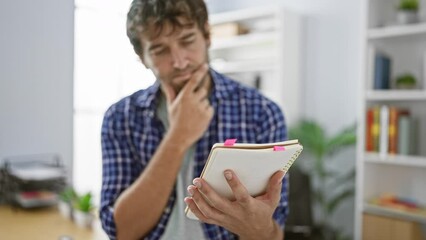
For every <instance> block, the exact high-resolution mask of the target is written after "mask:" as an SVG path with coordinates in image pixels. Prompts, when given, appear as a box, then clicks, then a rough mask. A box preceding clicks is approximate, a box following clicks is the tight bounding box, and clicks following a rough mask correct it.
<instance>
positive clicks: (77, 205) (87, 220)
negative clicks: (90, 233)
mask: <svg viewBox="0 0 426 240" xmlns="http://www.w3.org/2000/svg"><path fill="white" fill-rule="evenodd" d="M73 206H74V209H75V211H74V221H75V222H76V224H77V225H78V226H80V227H91V226H92V222H93V219H94V216H93V213H92V210H93V207H94V206H93V203H92V194H91V193H90V192H88V193H86V194H84V195H81V196H78V197H77V199H76V201H75V202H74V204H73Z"/></svg>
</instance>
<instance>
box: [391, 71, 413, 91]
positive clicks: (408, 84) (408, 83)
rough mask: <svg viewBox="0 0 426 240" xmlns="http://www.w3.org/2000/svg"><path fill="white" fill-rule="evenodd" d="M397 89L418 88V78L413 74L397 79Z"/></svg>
mask: <svg viewBox="0 0 426 240" xmlns="http://www.w3.org/2000/svg"><path fill="white" fill-rule="evenodd" d="M395 85H396V88H398V89H414V88H416V78H415V77H414V76H413V75H412V74H403V75H400V76H398V77H397V78H396V83H395Z"/></svg>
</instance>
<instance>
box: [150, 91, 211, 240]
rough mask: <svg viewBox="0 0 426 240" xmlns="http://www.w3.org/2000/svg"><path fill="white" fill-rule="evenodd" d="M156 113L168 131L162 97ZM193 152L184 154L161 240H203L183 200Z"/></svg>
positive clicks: (164, 102)
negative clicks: (173, 200)
mask: <svg viewBox="0 0 426 240" xmlns="http://www.w3.org/2000/svg"><path fill="white" fill-rule="evenodd" d="M156 113H157V116H158V118H159V119H160V120H161V122H162V123H163V125H164V127H165V129H166V130H168V129H169V126H170V125H169V120H168V114H167V103H166V99H165V97H164V95H161V97H160V101H159V104H158V107H157V110H156ZM194 151H195V145H193V146H191V147H190V148H189V150H188V152H186V153H185V156H184V159H183V163H182V166H181V168H180V171H179V174H178V176H177V178H176V201H175V205H174V206H173V210H172V213H171V215H170V218H169V221H168V223H167V226H166V229H165V231H164V234H163V236H162V238H161V239H162V240H182V239H188V240H190V239H194V240H198V239H205V237H204V233H203V229H202V227H201V223H200V222H199V221H195V220H191V219H189V218H187V217H186V216H185V208H186V203H185V202H184V198H185V197H186V196H187V190H186V189H187V187H188V186H189V185H191V184H192V179H193V169H194Z"/></svg>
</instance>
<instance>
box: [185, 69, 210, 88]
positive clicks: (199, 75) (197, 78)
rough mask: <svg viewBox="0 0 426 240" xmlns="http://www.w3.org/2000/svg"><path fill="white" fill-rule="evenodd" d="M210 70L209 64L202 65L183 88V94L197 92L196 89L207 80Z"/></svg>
mask: <svg viewBox="0 0 426 240" xmlns="http://www.w3.org/2000/svg"><path fill="white" fill-rule="evenodd" d="M208 69H209V67H208V66H207V64H203V65H201V67H200V68H199V69H197V70H196V71H195V72H194V73H193V74H192V76H191V78H190V79H189V81H188V83H187V84H186V85H185V86H184V87H183V89H182V92H184V93H192V92H195V89H197V88H198V87H199V85H200V83H201V81H202V80H203V79H204V78H205V76H206V74H207V70H208Z"/></svg>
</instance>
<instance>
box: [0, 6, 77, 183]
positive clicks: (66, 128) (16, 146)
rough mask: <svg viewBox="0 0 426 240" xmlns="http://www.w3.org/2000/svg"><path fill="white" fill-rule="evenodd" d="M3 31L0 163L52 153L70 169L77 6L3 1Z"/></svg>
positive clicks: (0, 40) (0, 15) (0, 26)
mask: <svg viewBox="0 0 426 240" xmlns="http://www.w3.org/2000/svg"><path fill="white" fill-rule="evenodd" d="M0 31H1V32H0V53H1V54H0V81H1V82H0V159H3V158H4V157H5V156H10V155H22V154H34V153H46V152H49V153H58V154H60V155H61V157H62V158H63V159H64V161H65V163H66V165H67V166H71V165H72V124H73V123H72V119H73V117H72V116H73V115H72V114H73V106H72V102H73V101H72V96H73V58H74V53H73V43H74V1H73V0H61V1H57V0H37V1H33V0H17V1H0ZM69 169H71V168H69ZM69 176H71V171H70V174H69Z"/></svg>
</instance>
